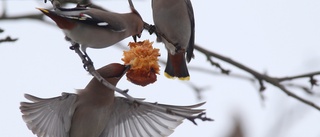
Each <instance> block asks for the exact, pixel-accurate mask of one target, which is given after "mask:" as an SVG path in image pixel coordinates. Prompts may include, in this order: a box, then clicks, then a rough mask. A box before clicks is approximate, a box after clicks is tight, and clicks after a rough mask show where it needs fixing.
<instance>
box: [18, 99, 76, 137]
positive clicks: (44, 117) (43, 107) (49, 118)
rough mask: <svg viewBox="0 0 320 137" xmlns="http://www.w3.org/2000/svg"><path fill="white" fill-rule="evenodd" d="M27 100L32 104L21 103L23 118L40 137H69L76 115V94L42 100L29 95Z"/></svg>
mask: <svg viewBox="0 0 320 137" xmlns="http://www.w3.org/2000/svg"><path fill="white" fill-rule="evenodd" d="M25 98H26V99H28V100H30V101H32V102H21V103H20V110H21V112H22V113H23V115H22V118H23V120H24V121H25V122H26V123H27V126H28V128H29V129H30V130H32V132H33V133H34V134H37V136H38V137H49V136H50V137H68V136H69V130H70V127H71V119H72V115H73V113H74V110H75V108H74V103H75V101H76V99H77V95H76V94H69V93H62V96H59V97H54V98H48V99H42V98H38V97H35V96H32V95H29V94H25Z"/></svg>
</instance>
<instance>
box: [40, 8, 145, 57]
mask: <svg viewBox="0 0 320 137" xmlns="http://www.w3.org/2000/svg"><path fill="white" fill-rule="evenodd" d="M130 8H131V11H132V12H130V13H125V14H119V13H115V12H110V11H104V10H100V9H95V8H90V7H87V6H77V7H76V8H72V9H65V8H56V9H55V10H54V11H50V10H47V9H42V8H38V9H39V10H40V11H41V12H43V13H44V14H45V15H46V16H48V17H50V18H51V19H52V20H53V21H54V22H55V23H56V24H57V26H58V27H59V28H60V29H62V30H63V32H64V34H65V35H66V38H67V39H68V40H70V41H71V42H72V43H78V44H80V45H81V50H82V51H83V52H84V53H85V55H87V54H86V48H88V47H90V48H105V47H109V46H111V45H114V44H116V43H118V42H119V41H121V40H123V39H125V38H127V37H129V36H133V37H134V39H135V37H136V36H138V37H140V36H141V33H142V30H143V20H142V18H141V16H140V14H139V13H138V12H137V11H136V10H135V9H134V7H132V6H130Z"/></svg>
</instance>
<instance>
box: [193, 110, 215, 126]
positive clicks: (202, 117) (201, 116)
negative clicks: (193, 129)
mask: <svg viewBox="0 0 320 137" xmlns="http://www.w3.org/2000/svg"><path fill="white" fill-rule="evenodd" d="M187 119H188V120H189V121H191V122H192V123H193V124H195V125H198V124H197V123H196V121H195V120H196V119H200V120H202V121H213V119H211V118H208V117H207V116H206V113H205V112H202V113H200V114H198V115H197V116H192V117H187Z"/></svg>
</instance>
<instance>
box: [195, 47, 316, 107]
mask: <svg viewBox="0 0 320 137" xmlns="http://www.w3.org/2000/svg"><path fill="white" fill-rule="evenodd" d="M194 47H195V49H196V50H198V51H200V52H201V53H203V54H205V55H209V56H212V57H215V58H218V59H220V60H222V61H225V62H227V63H229V64H231V65H233V66H235V67H238V68H239V69H241V70H244V71H246V72H248V73H250V74H251V75H253V76H254V77H255V78H256V79H258V80H259V83H260V86H261V88H260V90H262V89H265V86H264V85H263V81H265V82H268V83H269V84H272V85H274V86H276V87H278V88H279V89H281V90H282V91H283V92H285V93H286V94H287V95H288V96H291V97H293V98H295V99H297V100H299V101H301V102H303V103H305V104H307V105H309V106H312V107H314V108H315V109H317V110H320V107H319V106H317V105H315V104H314V103H312V102H310V101H308V100H306V99H303V98H301V97H299V96H298V95H296V94H294V93H293V92H291V91H289V90H287V89H286V88H285V87H284V86H283V85H281V84H280V82H279V81H278V79H277V78H272V77H269V76H267V75H263V74H260V73H258V72H257V71H255V70H253V69H251V68H249V67H247V66H244V65H242V64H240V63H238V62H236V61H234V60H232V59H230V58H227V57H225V56H222V55H220V54H217V53H214V52H212V51H209V50H206V49H204V48H202V47H200V46H198V45H195V46H194ZM312 74H314V73H312ZM315 74H317V75H318V74H319V73H315ZM301 76H304V75H300V76H299V77H297V78H300V77H301Z"/></svg>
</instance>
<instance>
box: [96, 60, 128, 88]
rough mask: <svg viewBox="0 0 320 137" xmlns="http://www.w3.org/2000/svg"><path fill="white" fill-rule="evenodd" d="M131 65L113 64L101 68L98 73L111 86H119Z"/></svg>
mask: <svg viewBox="0 0 320 137" xmlns="http://www.w3.org/2000/svg"><path fill="white" fill-rule="evenodd" d="M129 68H130V65H121V64H119V63H111V64H108V65H106V66H104V67H101V68H100V69H98V70H97V72H98V73H99V74H100V75H101V76H102V77H103V78H104V79H106V80H107V81H108V82H110V83H111V84H114V85H115V84H117V82H118V81H119V80H120V79H121V77H122V76H123V75H124V74H125V73H126V72H127V70H128V69H129Z"/></svg>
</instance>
